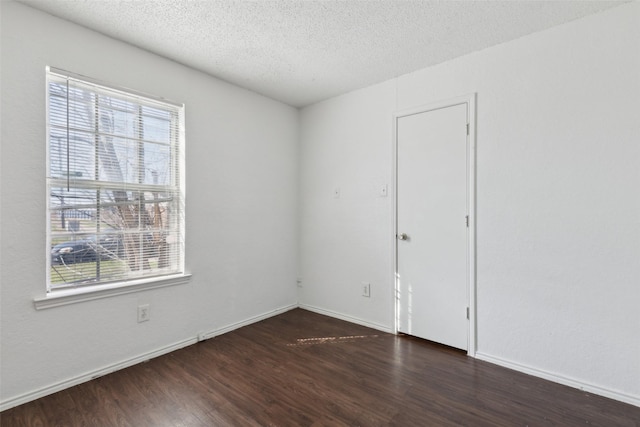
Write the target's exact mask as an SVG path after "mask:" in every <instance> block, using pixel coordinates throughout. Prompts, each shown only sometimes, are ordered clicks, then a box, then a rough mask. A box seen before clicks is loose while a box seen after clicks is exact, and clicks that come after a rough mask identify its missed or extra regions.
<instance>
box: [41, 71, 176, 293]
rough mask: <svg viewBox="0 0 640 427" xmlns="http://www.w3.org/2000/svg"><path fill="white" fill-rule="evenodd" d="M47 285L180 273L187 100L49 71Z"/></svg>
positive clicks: (80, 284)
mask: <svg viewBox="0 0 640 427" xmlns="http://www.w3.org/2000/svg"><path fill="white" fill-rule="evenodd" d="M47 95H48V96H47V98H48V115H47V121H48V174H47V177H48V179H47V182H48V233H47V235H48V246H47V247H48V248H50V255H49V260H48V263H47V264H48V266H49V272H48V273H49V274H48V278H49V280H48V288H47V291H49V292H50V291H52V290H56V289H67V288H70V287H86V286H93V285H98V284H106V283H117V282H129V281H131V280H137V279H144V278H150V277H160V276H166V275H173V274H180V273H183V265H184V262H183V247H184V231H183V229H184V225H183V222H184V221H183V214H184V194H183V188H184V187H183V182H182V180H183V176H184V171H183V166H182V165H183V163H184V159H183V151H182V148H183V143H184V138H183V134H184V130H183V127H184V125H183V123H184V111H183V106H182V105H178V104H174V103H171V102H166V101H163V100H159V99H154V98H151V97H147V96H143V95H140V94H138V93H135V92H131V91H127V90H122V89H116V88H113V87H108V86H107V85H103V84H99V83H97V82H94V81H91V80H90V79H86V78H84V77H81V76H77V75H73V74H71V73H67V72H64V71H59V70H55V69H52V68H51V69H48V70H47Z"/></svg>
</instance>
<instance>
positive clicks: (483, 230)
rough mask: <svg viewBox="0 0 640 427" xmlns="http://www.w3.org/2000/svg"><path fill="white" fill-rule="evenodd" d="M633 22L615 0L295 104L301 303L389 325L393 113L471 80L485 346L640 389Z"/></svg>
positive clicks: (621, 395)
mask: <svg viewBox="0 0 640 427" xmlns="http://www.w3.org/2000/svg"><path fill="white" fill-rule="evenodd" d="M639 22H640V3H638V2H634V3H631V4H626V5H623V6H620V7H617V8H614V9H611V10H609V11H606V12H603V13H600V14H597V15H593V16H590V17H587V18H584V19H581V20H578V21H574V22H572V23H569V24H566V25H562V26H559V27H556V28H553V29H550V30H547V31H544V32H540V33H537V34H533V35H531V36H527V37H523V38H521V39H518V40H515V41H512V42H510V43H505V44H502V45H499V46H496V47H493V48H490V49H486V50H483V51H480V52H477V53H474V54H471V55H467V56H465V57H462V58H459V59H456V60H453V61H450V62H447V63H444V64H441V65H439V66H435V67H431V68H427V69H424V70H421V71H418V72H415V73H412V74H409V75H405V76H401V77H399V78H397V79H394V80H391V81H388V82H385V83H382V84H379V85H376V86H373V87H370V88H366V89H363V90H359V91H356V92H353V93H349V94H346V95H343V96H340V97H337V98H334V99H331V100H328V101H325V102H322V103H319V104H317V105H314V106H311V107H308V108H305V109H304V110H303V111H302V114H301V123H302V142H301V163H300V173H301V184H300V189H301V193H300V202H301V213H302V214H301V238H300V239H301V240H300V241H301V261H300V265H301V271H300V275H301V277H302V278H303V287H302V288H300V289H299V295H300V302H301V303H302V304H304V305H308V306H311V307H317V308H319V309H321V310H322V311H324V312H327V313H334V314H336V315H338V316H342V317H345V318H355V319H357V320H359V321H361V322H363V323H370V324H373V325H374V326H375V324H378V325H381V326H382V327H383V328H385V327H386V328H392V327H393V322H392V316H391V313H392V303H393V297H392V292H391V288H392V277H393V270H392V265H393V264H392V262H391V257H392V254H393V251H392V249H391V245H392V243H391V242H392V240H390V239H391V238H392V234H393V231H392V230H393V227H392V224H390V222H391V221H392V215H391V213H392V210H391V209H392V203H393V200H391V199H390V198H388V199H381V198H377V197H376V192H375V186H376V185H377V184H379V183H382V182H391V178H392V173H393V168H392V165H391V153H392V143H393V137H392V135H391V132H392V120H391V115H392V113H393V112H394V111H397V110H403V109H408V108H412V107H416V106H419V105H422V104H427V103H430V102H434V101H439V100H443V99H448V98H453V97H456V96H460V95H464V94H469V93H474V92H476V93H477V114H478V115H477V147H478V153H477V297H478V301H477V324H478V330H477V336H478V342H477V344H478V356H479V357H481V358H484V359H486V360H490V361H492V362H496V363H500V364H503V365H506V366H511V367H514V368H517V369H520V370H523V371H526V372H530V373H533V374H536V375H539V376H543V377H546V378H550V379H553V380H555V381H559V382H563V383H565V384H570V385H573V386H577V387H584V388H585V389H588V390H591V391H593V392H595V393H599V394H603V395H607V396H611V397H615V398H618V399H621V400H624V401H627V402H631V403H634V404H636V405H640V357H638V354H640V310H638V302H639V301H640V221H639V220H638V218H640V197H639V193H638V185H639V184H640V166H639V165H640V141H639V135H640V107H639V104H638V100H639V99H640V25H638V23H639ZM334 186H340V187H341V189H342V198H341V199H334V198H333V196H332V190H333V187H334ZM368 280H370V281H371V282H372V293H373V296H372V298H371V299H370V300H367V299H365V298H363V297H361V296H360V293H359V283H360V282H361V281H368Z"/></svg>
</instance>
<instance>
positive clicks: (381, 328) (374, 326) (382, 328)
mask: <svg viewBox="0 0 640 427" xmlns="http://www.w3.org/2000/svg"><path fill="white" fill-rule="evenodd" d="M298 307H300V308H302V309H304V310H309V311H313V312H314V313H318V314H324V315H325V316H329V317H335V318H336V319H340V320H344V321H347V322H351V323H355V324H358V325H362V326H366V327H368V328H371V329H377V330H378V331H382V332H387V333H390V334H393V333H395V331H394V330H392V328H389V327H387V326H384V325H380V324H379V323H373V322H369V321H366V320H362V319H359V318H357V317H351V316H347V315H346V314H342V313H338V312H335V311H332V310H327V309H324V308H320V307H315V306H313V305H307V304H299V305H298Z"/></svg>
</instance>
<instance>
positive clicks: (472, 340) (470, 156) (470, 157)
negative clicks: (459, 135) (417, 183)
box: [392, 93, 477, 357]
mask: <svg viewBox="0 0 640 427" xmlns="http://www.w3.org/2000/svg"><path fill="white" fill-rule="evenodd" d="M461 104H465V105H466V106H467V125H468V127H469V131H468V134H467V215H469V230H468V232H467V304H468V307H469V322H468V327H469V329H468V333H467V355H469V356H472V357H475V354H476V348H477V323H476V93H471V94H468V95H462V96H458V97H455V98H450V99H446V100H441V101H436V102H432V103H429V104H424V105H421V106H418V107H414V108H411V109H407V110H401V111H398V112H396V113H395V114H394V115H393V165H392V177H393V185H392V188H393V228H392V230H394V233H393V239H392V240H393V250H392V253H393V301H394V304H393V306H394V321H395V325H394V331H395V333H396V334H397V333H398V328H399V325H400V306H399V304H400V298H399V295H400V282H399V280H398V239H397V237H396V236H397V234H398V187H397V186H398V120H399V119H400V118H402V117H406V116H411V115H414V114H421V113H427V112H429V111H434V110H440V109H443V108H447V107H453V106H455V105H461Z"/></svg>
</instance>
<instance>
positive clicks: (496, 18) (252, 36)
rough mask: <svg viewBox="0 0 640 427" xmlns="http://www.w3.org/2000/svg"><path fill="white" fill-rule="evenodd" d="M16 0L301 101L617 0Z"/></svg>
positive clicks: (441, 59) (505, 38) (362, 84)
mask: <svg viewBox="0 0 640 427" xmlns="http://www.w3.org/2000/svg"><path fill="white" fill-rule="evenodd" d="M19 1H20V2H21V3H24V4H27V5H30V6H32V7H35V8H37V9H41V10H43V11H46V12H49V13H51V14H53V15H56V16H59V17H61V18H64V19H67V20H69V21H72V22H75V23H78V24H80V25H83V26H86V27H88V28H92V29H94V30H96V31H99V32H101V33H103V34H106V35H108V36H111V37H113V38H116V39H119V40H123V41H126V42H128V43H130V44H133V45H135V46H138V47H141V48H143V49H146V50H149V51H151V52H154V53H157V54H159V55H162V56H165V57H167V58H171V59H173V60H175V61H177V62H180V63H182V64H185V65H188V66H190V67H192V68H196V69H198V70H201V71H204V72H206V73H208V74H211V75H213V76H215V77H218V78H221V79H224V80H226V81H229V82H232V83H235V84H237V85H239V86H242V87H245V88H248V89H251V90H254V91H256V92H258V93H261V94H264V95H266V96H269V97H271V98H274V99H277V100H280V101H283V102H285V103H287V104H290V105H293V106H297V107H300V106H305V105H308V104H311V103H314V102H317V101H320V100H323V99H326V98H330V97H332V96H335V95H338V94H341V93H345V92H349V91H351V90H354V89H358V88H361V87H365V86H368V85H371V84H374V83H378V82H381V81H384V80H388V79H390V78H392V77H395V76H399V75H402V74H406V73H409V72H411V71H415V70H418V69H420V68H425V67H427V66H430V65H434V64H438V63H441V62H444V61H447V60H450V59H452V58H455V57H458V56H462V55H464V54H467V53H470V52H474V51H477V50H480V49H483V48H486V47H489V46H493V45H496V44H499V43H503V42H506V41H509V40H513V39H515V38H517V37H521V36H524V35H526V34H530V33H533V32H536V31H541V30H544V29H546V28H549V27H552V26H555V25H559V24H562V23H564V22H568V21H571V20H574V19H577V18H580V17H583V16H586V15H589V14H592V13H596V12H598V11H600V10H603V9H607V8H610V7H614V6H617V5H618V4H620V3H621V2H611V1H470V0H469V1H431V0H424V1H400V0H397V1H355V0H352V1H348V0H345V1H331V0H329V1H301V0H297V1H286V0H285V1H230V0H222V1H203V0H200V1H195V0H19Z"/></svg>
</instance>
